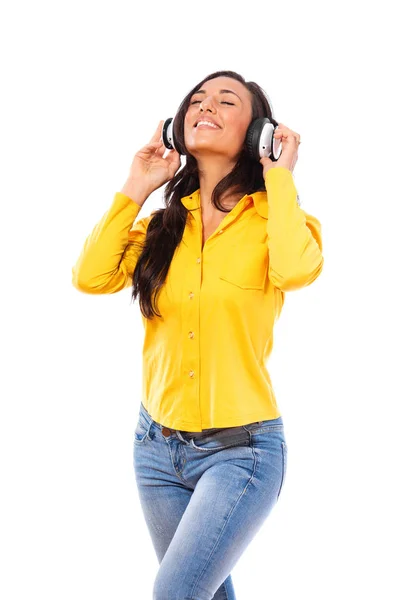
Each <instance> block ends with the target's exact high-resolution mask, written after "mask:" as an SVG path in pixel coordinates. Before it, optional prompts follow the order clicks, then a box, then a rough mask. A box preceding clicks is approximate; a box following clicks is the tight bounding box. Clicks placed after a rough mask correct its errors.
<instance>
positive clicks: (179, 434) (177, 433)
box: [175, 429, 187, 444]
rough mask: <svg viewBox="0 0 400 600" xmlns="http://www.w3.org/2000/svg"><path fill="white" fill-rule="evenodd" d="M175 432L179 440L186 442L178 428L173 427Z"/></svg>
mask: <svg viewBox="0 0 400 600" xmlns="http://www.w3.org/2000/svg"><path fill="white" fill-rule="evenodd" d="M175 433H176V435H177V436H178V438H179V439H180V440H181V442H184V443H185V444H186V443H187V442H186V440H185V439H184V438H183V437H182V434H181V432H180V431H179V429H175Z"/></svg>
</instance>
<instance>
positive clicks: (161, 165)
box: [129, 121, 181, 194]
mask: <svg viewBox="0 0 400 600" xmlns="http://www.w3.org/2000/svg"><path fill="white" fill-rule="evenodd" d="M163 124H164V121H160V122H159V124H158V127H157V129H156V131H155V133H154V135H153V137H152V138H151V140H150V142H149V143H148V144H146V145H145V146H143V148H141V149H140V150H139V151H138V152H137V153H136V154H135V157H134V159H133V162H132V165H131V168H130V172H129V179H131V180H132V181H135V182H137V184H138V185H140V186H141V187H142V188H144V189H146V190H147V192H148V194H151V192H153V191H154V190H156V189H158V188H159V187H161V186H162V185H163V184H164V183H166V182H167V181H169V180H170V179H172V177H173V176H174V175H175V173H176V172H177V170H178V169H179V167H180V166H181V158H180V155H179V153H178V152H177V151H176V150H175V149H174V148H173V149H172V150H169V151H168V154H167V155H166V156H165V158H163V154H164V153H165V151H166V147H165V145H164V143H163V141H162V139H161V138H162V128H163Z"/></svg>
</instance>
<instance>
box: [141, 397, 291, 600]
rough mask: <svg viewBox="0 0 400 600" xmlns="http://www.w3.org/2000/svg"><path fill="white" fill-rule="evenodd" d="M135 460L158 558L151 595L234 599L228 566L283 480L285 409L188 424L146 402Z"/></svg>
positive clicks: (163, 599)
mask: <svg viewBox="0 0 400 600" xmlns="http://www.w3.org/2000/svg"><path fill="white" fill-rule="evenodd" d="M133 465H134V472H135V478H136V484H137V489H138V493H139V500H140V504H141V507H142V510H143V513H144V518H145V521H146V525H147V527H148V529H149V532H150V536H151V540H152V544H153V546H154V549H155V552H156V555H157V559H158V562H159V564H160V567H159V570H158V573H157V576H156V579H155V582H154V587H153V600H212V599H214V600H236V596H235V592H234V588H233V582H232V577H231V575H230V572H231V570H232V569H233V567H234V566H235V564H236V563H237V561H238V559H239V558H240V556H241V555H242V554H243V552H244V550H245V549H246V547H247V546H248V545H249V543H250V542H251V540H252V539H253V538H254V536H255V535H256V533H257V532H258V531H259V530H260V528H261V526H262V525H263V523H264V521H265V519H266V518H267V516H268V515H269V513H270V511H271V509H272V508H273V506H274V505H275V504H276V502H277V501H278V498H279V495H280V493H281V490H282V486H283V484H284V481H285V475H286V465H287V445H286V439H285V434H284V428H283V420H282V417H281V416H280V417H278V418H277V419H270V420H266V421H258V422H254V423H250V424H248V425H242V426H238V427H226V428H213V429H205V430H203V431H201V432H186V431H182V430H181V431H179V430H174V429H170V428H167V427H164V426H163V425H162V424H160V423H157V422H156V421H154V420H153V419H152V418H151V416H150V415H149V413H148V412H147V411H146V409H145V408H144V406H143V404H142V403H141V405H140V411H139V419H138V422H137V424H136V429H135V432H134V442H133Z"/></svg>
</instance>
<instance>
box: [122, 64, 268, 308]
mask: <svg viewBox="0 0 400 600" xmlns="http://www.w3.org/2000/svg"><path fill="white" fill-rule="evenodd" d="M215 77H232V78H233V79H236V80H237V81H240V83H242V84H243V85H244V86H245V87H246V88H247V89H248V90H249V92H251V97H252V120H254V119H257V118H259V117H268V118H269V120H270V121H271V123H273V124H274V125H275V126H277V125H278V123H277V122H276V121H275V120H274V118H273V116H272V109H271V107H270V105H269V102H268V99H267V96H266V94H265V92H264V90H263V89H262V88H261V87H260V86H259V85H257V83H254V82H253V81H245V80H244V78H243V77H242V76H241V75H239V74H238V73H235V71H216V72H215V73H211V75H208V76H207V77H205V78H204V79H203V80H202V81H201V82H200V83H198V84H197V85H196V86H195V87H194V88H193V89H192V90H190V92H189V93H188V94H187V95H186V97H185V98H184V99H183V101H182V102H181V105H180V106H179V108H178V111H177V113H176V115H175V119H174V143H175V147H176V150H177V151H178V152H179V153H180V154H184V155H186V164H185V165H184V166H183V168H181V169H179V170H178V171H177V172H176V174H175V175H174V177H173V178H172V179H171V180H170V181H169V182H168V183H167V185H166V187H165V189H164V194H163V197H164V202H165V205H166V208H160V209H158V210H156V211H155V212H154V213H152V217H151V219H150V221H149V224H148V227H147V233H146V239H145V241H144V244H143V248H142V250H141V253H140V256H139V259H138V261H137V264H136V267H135V270H134V272H133V279H132V299H133V300H136V297H137V296H138V295H139V306H140V310H141V312H142V314H143V315H144V316H145V317H146V318H148V319H151V318H153V316H154V315H157V316H158V317H161V316H162V315H161V314H160V313H159V312H158V308H157V296H158V293H159V291H160V289H161V287H162V285H163V284H164V282H165V279H166V276H167V273H168V269H169V267H170V264H171V261H172V258H173V256H174V253H175V250H176V247H177V246H178V244H179V243H180V242H181V240H182V236H183V232H184V229H185V225H186V219H187V214H188V212H189V211H188V209H187V208H186V207H185V206H184V205H183V204H182V202H181V198H183V197H184V196H188V195H190V194H192V193H193V192H194V191H196V190H197V189H198V188H199V187H200V182H199V173H198V167H197V160H196V159H195V157H194V156H192V155H191V154H189V153H188V151H187V149H186V147H185V139H184V120H185V115H186V111H187V109H188V107H189V104H190V99H191V97H192V96H193V94H194V93H195V92H196V91H197V90H199V89H200V88H201V86H202V85H203V83H204V82H206V81H208V80H209V79H214V78H215ZM231 189H234V190H235V193H239V192H240V193H242V195H243V196H244V195H245V194H250V193H252V192H257V191H265V182H264V177H263V166H262V164H261V163H260V162H256V161H255V160H254V159H252V158H251V157H250V156H249V154H248V152H247V150H246V148H245V144H244V145H243V149H242V151H241V153H240V155H239V157H238V160H237V162H236V165H235V166H234V168H233V169H232V171H231V172H230V173H228V174H227V175H226V176H225V177H224V178H223V179H221V181H220V182H219V183H218V184H217V185H216V186H215V188H214V190H213V193H212V197H211V203H212V204H213V205H214V206H215V207H216V208H217V209H218V210H220V211H223V212H229V211H230V209H225V208H224V206H222V205H221V197H222V196H223V195H224V194H225V192H227V191H228V190H231ZM153 300H154V304H153Z"/></svg>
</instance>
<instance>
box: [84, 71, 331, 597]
mask: <svg viewBox="0 0 400 600" xmlns="http://www.w3.org/2000/svg"><path fill="white" fill-rule="evenodd" d="M227 98H229V100H227ZM259 118H260V119H264V118H267V119H269V121H270V123H272V124H274V125H275V127H276V126H277V125H278V124H277V123H276V121H275V120H274V119H273V116H272V111H271V108H270V106H269V103H268V101H267V99H266V96H265V94H264V93H263V91H262V89H261V88H260V87H259V86H258V85H257V84H256V83H253V82H246V81H245V80H244V79H243V78H242V77H241V76H240V75H238V74H237V73H235V72H233V71H218V72H216V73H213V74H211V75H209V76H208V77H206V78H205V79H204V80H203V81H201V82H200V83H199V84H198V85H196V86H195V87H194V88H193V89H192V90H190V92H189V93H188V94H187V95H186V97H185V98H184V100H183V101H182V103H181V105H180V107H179V109H178V111H177V114H176V116H175V119H174V128H173V132H174V136H173V137H174V144H175V145H174V148H173V149H172V150H171V152H170V153H169V154H167V156H164V154H165V151H166V148H165V145H164V144H161V143H160V142H159V136H160V134H161V131H162V122H161V123H160V124H159V126H158V128H157V130H156V132H155V134H154V136H153V138H152V140H151V142H150V144H148V145H147V146H146V147H144V148H143V149H142V150H140V151H139V152H138V153H137V155H135V159H134V163H133V166H132V168H131V172H132V171H133V173H134V177H133V181H134V183H136V184H137V185H139V183H141V185H142V186H143V187H142V188H140V187H132V181H131V180H129V181H128V183H127V184H126V185H125V186H124V188H123V190H122V192H118V193H116V194H115V198H114V202H113V204H112V206H111V208H110V210H109V211H107V213H106V214H105V215H104V216H103V218H102V219H101V221H100V222H99V223H98V224H97V225H96V227H95V228H94V229H93V231H92V233H91V235H89V236H88V238H87V239H86V241H85V244H84V248H83V250H82V253H81V256H80V257H79V259H78V262H77V264H76V266H75V268H74V269H73V282H74V285H75V286H76V287H77V288H78V289H81V290H82V291H85V292H88V293H93V294H103V293H115V292H117V291H119V290H122V289H123V288H125V287H127V286H128V285H131V284H132V287H133V290H132V298H133V299H136V297H137V296H139V300H140V308H141V312H142V317H143V324H144V328H145V336H144V343H143V386H142V402H141V405H140V410H139V418H138V422H137V424H136V428H135V431H134V440H133V447H134V469H135V475H136V482H137V487H138V491H139V497H140V501H141V506H142V508H143V512H144V516H145V520H146V524H147V526H148V529H149V532H150V535H151V539H152V542H153V545H154V548H155V551H156V553H157V558H158V560H159V562H160V569H159V571H158V573H157V577H156V581H155V583H154V590H153V598H155V599H156V600H159V599H162V600H172V598H202V599H203V600H211V599H213V600H234V599H235V593H234V589H233V582H232V577H231V575H230V573H231V571H232V569H233V567H234V566H235V564H236V563H237V561H238V560H239V558H240V556H241V555H242V553H243V552H244V551H245V549H246V547H247V546H248V545H249V543H250V542H251V540H252V539H253V538H254V536H255V535H256V534H257V532H258V531H259V530H260V528H261V527H262V525H263V522H264V521H265V519H266V518H267V516H268V515H269V513H270V512H271V510H272V508H273V507H274V505H275V504H276V502H277V501H278V499H279V498H280V497H281V494H282V489H283V484H284V481H285V476H286V468H287V452H288V451H287V444H286V438H285V433H284V427H283V419H282V415H281V414H280V410H279V407H278V404H277V401H276V398H275V393H274V389H273V386H272V382H271V378H270V376H269V373H268V370H267V367H266V362H267V360H268V358H269V355H270V353H271V351H272V343H273V328H274V324H275V322H276V320H277V318H278V316H279V315H280V312H281V309H282V306H283V301H284V297H285V293H286V292H288V291H291V290H295V289H300V288H302V287H304V286H307V285H310V284H311V283H312V282H313V281H314V280H315V279H316V278H317V277H318V276H319V274H320V272H321V270H322V265H323V256H322V238H321V225H320V223H319V221H318V219H316V218H315V217H313V216H312V215H309V214H307V213H306V212H304V211H303V210H302V209H301V208H300V207H299V206H298V204H297V202H296V188H295V185H294V181H293V177H292V173H291V171H290V170H289V169H287V168H284V167H282V166H279V165H278V166H275V168H271V169H269V170H268V171H267V173H266V174H265V176H264V172H263V165H262V164H261V162H260V160H254V156H253V154H252V153H251V152H249V148H248V145H247V143H246V140H247V133H248V130H249V126H250V124H251V123H252V122H253V120H255V119H259ZM250 131H251V126H250ZM282 132H283V130H282ZM283 133H284V132H283ZM291 143H293V142H292V141H291ZM181 154H185V155H186V164H185V165H184V167H183V168H182V169H181V170H179V166H180V165H179V158H178V156H180V155H181ZM166 181H168V183H167V185H166V188H165V192H164V197H165V203H166V207H165V208H160V209H158V210H156V211H154V212H153V213H152V214H151V215H149V216H147V217H144V218H141V219H138V220H136V218H137V216H138V214H139V212H140V209H141V206H142V205H143V202H144V200H143V198H141V197H140V196H141V194H142V190H143V189H145V190H146V192H147V194H146V197H147V195H148V191H149V189H152V190H154V189H157V187H160V185H162V184H163V183H164V182H166ZM182 565H184V567H183V566H182Z"/></svg>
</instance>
